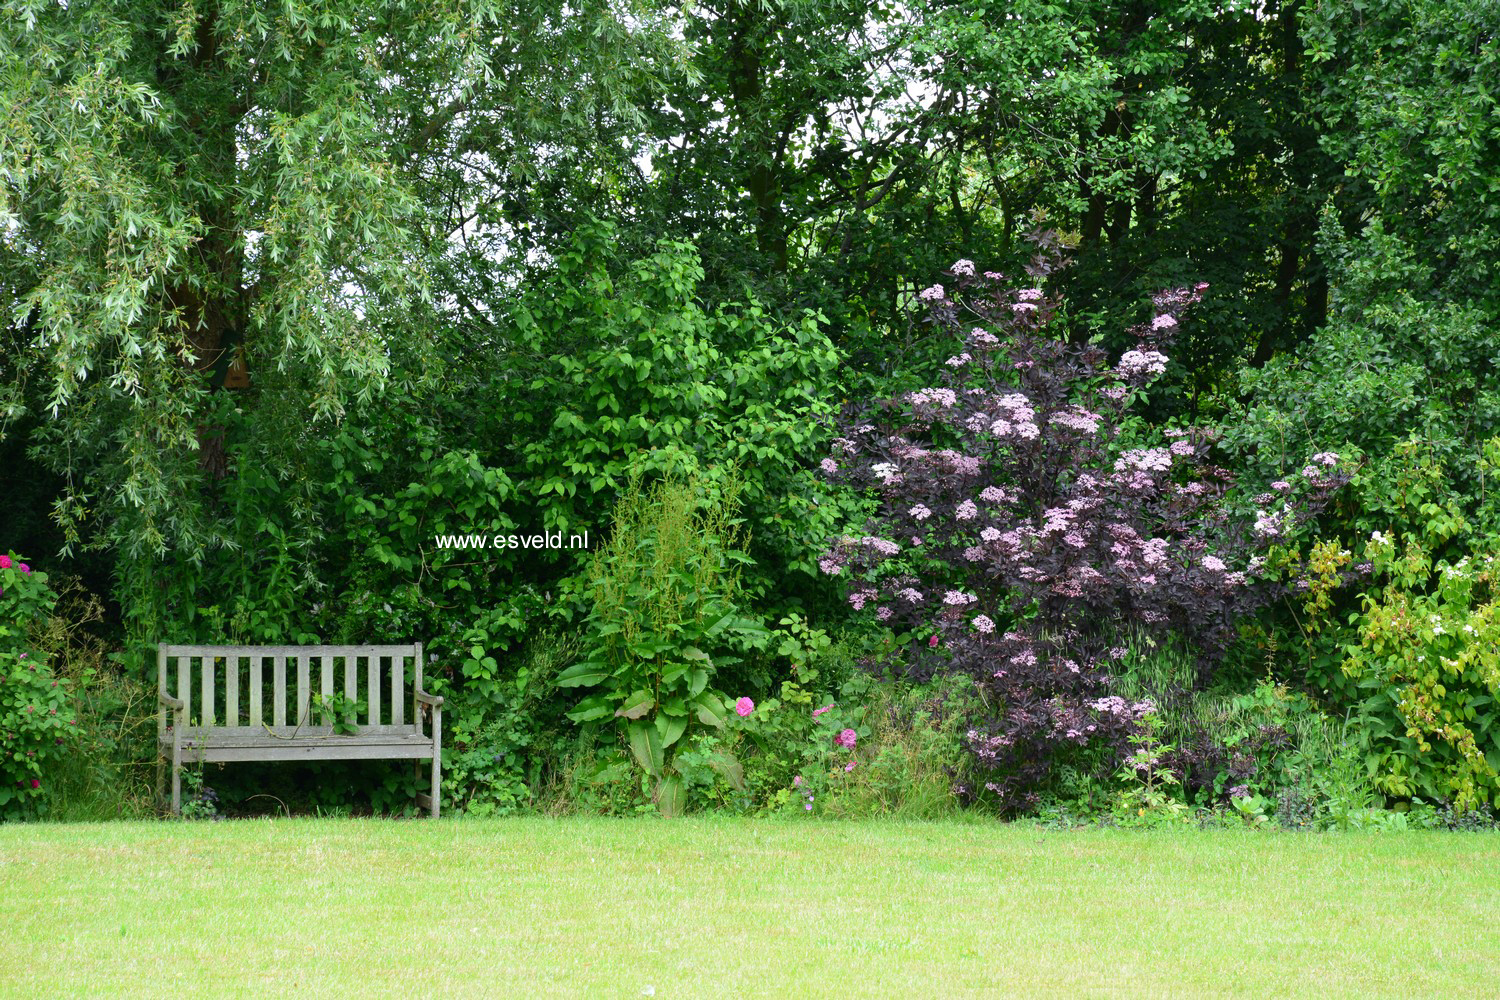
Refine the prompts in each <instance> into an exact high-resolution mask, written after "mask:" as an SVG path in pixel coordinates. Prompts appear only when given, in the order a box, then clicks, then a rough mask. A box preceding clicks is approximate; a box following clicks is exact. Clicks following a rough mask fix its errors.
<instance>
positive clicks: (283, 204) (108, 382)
mask: <svg viewBox="0 0 1500 1000" xmlns="http://www.w3.org/2000/svg"><path fill="white" fill-rule="evenodd" d="M0 19H3V21H4V23H5V24H6V29H5V31H4V32H0V290H3V293H0V294H3V296H4V298H5V299H6V300H7V302H6V304H7V305H8V306H9V307H10V308H9V313H10V317H9V319H10V324H9V326H8V328H7V329H6V331H5V333H6V336H5V337H4V338H0V350H3V351H4V353H3V355H0V371H4V372H5V378H4V384H3V385H0V418H3V419H4V420H5V421H6V422H8V423H11V424H12V425H14V422H15V418H17V417H20V416H23V415H25V416H26V417H27V425H28V426H29V427H30V428H31V430H30V438H31V442H32V445H33V447H32V453H33V454H34V455H36V456H39V457H40V459H41V460H42V461H43V462H45V463H46V464H47V465H49V466H51V467H52V468H54V469H57V470H59V471H60V472H62V473H64V474H66V476H67V477H68V479H67V481H68V488H67V490H66V491H65V493H64V495H63V496H62V497H61V498H60V499H59V500H58V502H57V504H56V508H55V511H54V515H55V517H57V519H58V520H59V521H60V522H61V523H62V524H63V526H64V527H65V529H66V530H67V533H68V539H69V544H70V545H71V544H73V543H74V542H77V541H78V540H80V539H82V540H84V541H85V542H90V543H92V544H98V545H101V546H104V547H107V548H109V549H111V550H113V551H115V552H117V553H118V554H119V555H120V556H122V557H123V558H122V564H124V563H131V564H134V563H143V564H149V563H150V562H151V561H152V557H156V556H161V555H165V554H166V553H168V552H171V553H174V554H175V555H176V556H177V557H186V558H188V559H193V560H196V559H200V558H201V557H202V556H203V554H204V553H205V552H206V551H208V550H210V549H213V548H214V547H216V546H222V545H225V544H230V542H229V536H228V535H227V534H226V532H225V530H224V528H225V523H226V520H227V518H228V516H229V515H228V514H227V513H226V512H224V511H221V510H218V509H216V502H215V495H216V484H218V483H220V482H221V481H222V480H223V479H224V478H225V477H228V476H233V475H235V474H236V470H235V466H234V461H233V460H232V459H233V456H232V453H230V454H228V455H226V448H225V444H224V440H223V433H222V428H223V422H224V418H225V416H226V415H227V414H237V415H239V416H240V417H243V416H244V415H245V414H247V413H248V414H251V415H252V417H251V419H252V420H257V421H260V422H262V423H273V424H275V425H277V426H278V427H280V428H281V429H282V430H283V431H284V433H283V434H282V441H281V444H280V446H279V448H273V449H271V452H270V453H269V457H268V459H267V460H268V462H269V463H270V464H272V465H275V464H277V462H278V461H279V460H280V459H278V457H277V456H278V453H279V455H280V456H282V457H283V458H285V460H286V461H293V460H295V458H296V455H297V453H298V450H299V448H300V447H301V444H302V439H303V438H304V437H305V435H307V434H308V433H309V430H308V428H316V427H317V426H318V425H319V422H321V421H332V420H336V419H338V418H339V417H340V416H341V414H343V412H344V409H345V407H346V405H348V404H349V403H350V402H351V401H352V400H356V399H360V398H369V397H370V396H371V395H372V394H374V393H378V392H379V391H380V390H381V387H382V385H383V384H384V382H385V380H386V379H387V377H388V375H389V371H390V364H391V358H392V352H393V349H396V348H399V349H402V350H407V351H411V350H414V349H415V350H417V351H418V352H420V349H421V344H422V343H423V342H424V339H425V338H428V337H430V335H431V333H432V331H433V329H434V328H435V326H436V325H437V323H438V322H440V318H441V308H440V307H441V306H442V305H443V304H444V303H445V302H448V301H451V299H452V295H451V293H449V292H448V291H446V290H445V289H444V288H442V287H434V282H433V280H432V277H433V275H434V274H435V273H441V272H443V267H444V262H445V261H446V260H448V259H449V258H451V257H452V256H453V255H452V247H453V243H454V241H453V238H452V237H453V234H454V232H455V229H457V228H461V227H463V226H464V225H465V223H469V222H472V220H473V219H474V217H475V213H476V208H475V206H477V205H481V204H483V203H484V202H486V201H487V200H488V199H490V198H491V197H492V195H490V194H487V193H486V190H485V184H486V183H487V181H486V177H485V176H484V175H483V173H484V172H485V171H487V172H488V176H489V177H491V178H493V177H494V176H497V175H508V176H517V175H519V176H524V175H525V170H524V169H521V168H524V167H525V164H524V163H522V162H520V161H522V160H524V159H527V158H528V156H529V155H530V154H529V152H528V151H529V150H534V149H536V148H540V145H539V143H531V142H528V141H527V137H539V136H547V135H556V134H561V132H562V131H565V130H566V129H567V128H568V127H569V125H570V123H574V124H576V123H577V122H580V121H588V120H592V119H594V118H597V117H598V115H599V114H600V113H601V111H602V112H603V113H607V114H612V115H614V116H615V117H616V118H619V117H621V116H628V115H629V114H630V113H631V107H632V105H631V96H632V95H633V94H636V93H640V92H641V88H642V87H643V86H645V87H647V89H649V79H650V76H649V74H650V67H652V66H655V65H659V61H658V60H656V59H655V56H656V55H659V54H662V53H666V52H668V51H669V42H668V41H667V40H666V39H667V33H666V32H663V31H661V30H659V28H658V27H657V26H656V25H654V24H653V22H652V20H651V17H650V13H649V11H646V10H642V9H626V8H622V7H621V6H620V5H619V4H617V3H615V2H613V0H597V2H594V0H586V2H585V3H584V4H582V5H579V4H576V3H570V4H569V5H567V6H566V7H565V6H564V5H563V4H561V3H554V2H550V0H537V2H532V3H528V2H526V0H523V2H521V3H519V4H501V3H496V2H491V0H434V2H424V3H406V2H374V3H371V2H369V0H329V2H322V3H308V2H302V0H288V2H287V3H284V4H276V5H274V6H267V5H264V4H260V3H256V2H252V0H184V2H180V3H178V2H159V0H72V2H69V3H67V4H59V3H50V2H43V0H7V2H3V3H0ZM501 134H503V135H505V136H507V137H509V141H508V144H507V145H506V148H505V149H504V150H501V151H498V152H497V151H496V148H495V147H496V144H497V139H496V137H497V136H499V135H501ZM507 158H509V160H510V161H513V162H503V161H506V160H507ZM531 158H532V159H534V156H531ZM476 165H477V167H478V168H479V169H480V174H476ZM413 345H416V346H415V347H414V346H413ZM3 429H4V425H3V424H0V432H3ZM315 432H316V431H313V433H315Z"/></svg>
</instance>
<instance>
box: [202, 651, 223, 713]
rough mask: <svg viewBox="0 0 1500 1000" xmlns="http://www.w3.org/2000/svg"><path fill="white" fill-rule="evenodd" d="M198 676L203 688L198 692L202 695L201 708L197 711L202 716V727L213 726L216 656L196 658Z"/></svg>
mask: <svg viewBox="0 0 1500 1000" xmlns="http://www.w3.org/2000/svg"><path fill="white" fill-rule="evenodd" d="M198 662H199V665H200V666H199V669H200V670H201V674H200V676H201V677H202V678H203V686H202V687H200V688H199V689H198V690H199V691H200V692H201V693H202V698H201V699H200V700H201V701H202V702H203V707H202V708H201V709H200V710H199V712H200V714H202V716H203V725H205V726H211V725H213V724H214V664H215V663H217V662H218V657H216V656H202V657H199V658H198Z"/></svg>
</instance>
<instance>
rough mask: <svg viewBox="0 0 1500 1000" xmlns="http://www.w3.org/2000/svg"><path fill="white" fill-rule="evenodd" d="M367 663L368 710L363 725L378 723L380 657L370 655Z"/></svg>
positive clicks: (375, 724)
mask: <svg viewBox="0 0 1500 1000" xmlns="http://www.w3.org/2000/svg"><path fill="white" fill-rule="evenodd" d="M367 662H368V663H369V671H370V672H369V674H368V675H367V683H366V685H365V686H366V688H367V689H368V690H369V698H370V710H369V712H368V714H367V715H366V716H365V725H367V726H378V725H380V657H378V656H372V657H370V659H369V660H368V661H367Z"/></svg>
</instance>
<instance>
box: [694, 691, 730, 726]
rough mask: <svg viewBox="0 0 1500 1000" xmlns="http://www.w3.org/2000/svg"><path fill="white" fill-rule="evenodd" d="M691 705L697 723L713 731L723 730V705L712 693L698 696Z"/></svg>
mask: <svg viewBox="0 0 1500 1000" xmlns="http://www.w3.org/2000/svg"><path fill="white" fill-rule="evenodd" d="M693 705H694V707H695V708H696V709H697V713H698V721H699V722H701V723H703V724H704V725H705V726H713V727H714V728H715V729H723V728H724V703H723V702H721V701H720V700H719V698H718V696H717V695H715V694H714V693H713V692H712V691H708V692H705V693H703V694H701V695H699V696H698V700H697V701H696V702H694V703H693Z"/></svg>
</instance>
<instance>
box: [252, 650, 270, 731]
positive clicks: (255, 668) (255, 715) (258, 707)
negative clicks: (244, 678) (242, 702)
mask: <svg viewBox="0 0 1500 1000" xmlns="http://www.w3.org/2000/svg"><path fill="white" fill-rule="evenodd" d="M262 667H263V664H262V662H261V658H260V657H259V656H251V657H250V718H249V722H250V725H252V726H259V725H261V724H262V723H264V722H265V721H266V711H265V707H264V706H263V705H262V704H261V696H262V692H263V691H264V689H265V680H264V679H263V678H262V676H261V668H262Z"/></svg>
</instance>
